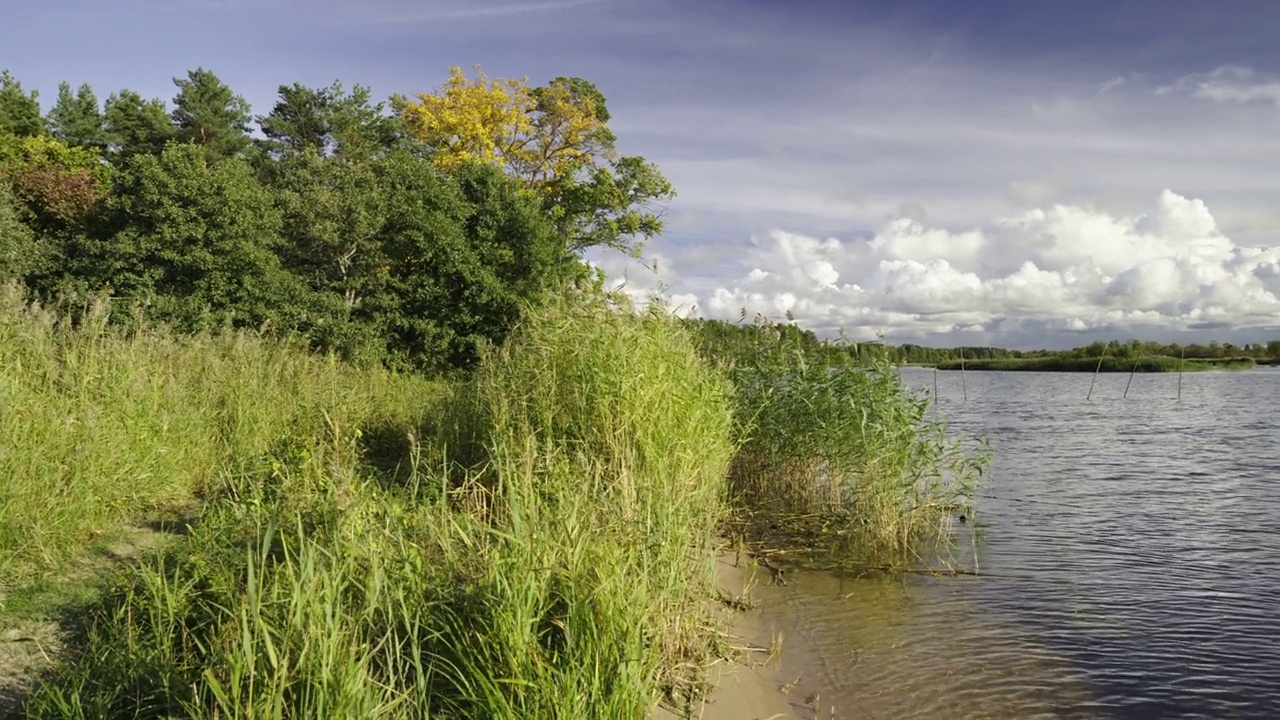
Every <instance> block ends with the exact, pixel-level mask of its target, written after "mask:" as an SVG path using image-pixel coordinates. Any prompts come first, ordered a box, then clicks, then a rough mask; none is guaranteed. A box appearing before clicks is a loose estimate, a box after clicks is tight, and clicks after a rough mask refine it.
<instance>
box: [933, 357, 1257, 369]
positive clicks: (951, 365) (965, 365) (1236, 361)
mask: <svg viewBox="0 0 1280 720" xmlns="http://www.w3.org/2000/svg"><path fill="white" fill-rule="evenodd" d="M1256 364H1258V363H1257V361H1255V360H1254V359H1253V358H1251V357H1232V358H1216V359H1210V358H1200V359H1196V360H1184V359H1182V358H1177V357H1169V356H1167V355H1148V356H1145V357H1138V358H1120V357H1037V358H1002V359H995V360H970V361H961V360H944V361H943V362H940V363H938V364H937V365H936V366H935V367H937V368H938V369H939V370H960V369H965V370H1035V371H1051V372H1095V371H1097V372H1134V371H1136V372H1149V373H1152V372H1154V373H1162V372H1179V371H1187V372H1193V371H1197V370H1244V369H1247V368H1251V367H1253V366H1254V365H1256Z"/></svg>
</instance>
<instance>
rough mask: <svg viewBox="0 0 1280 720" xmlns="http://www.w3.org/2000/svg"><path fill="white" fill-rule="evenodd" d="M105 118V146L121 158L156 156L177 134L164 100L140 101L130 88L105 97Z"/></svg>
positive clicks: (139, 96) (138, 96) (139, 97)
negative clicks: (140, 155)
mask: <svg viewBox="0 0 1280 720" xmlns="http://www.w3.org/2000/svg"><path fill="white" fill-rule="evenodd" d="M104 120H105V124H106V128H105V130H106V140H107V143H108V146H109V147H110V149H111V151H112V152H113V153H114V154H115V155H117V156H118V157H121V158H128V157H132V156H133V155H137V154H146V155H158V154H160V151H161V150H163V149H164V146H165V143H167V142H169V141H170V140H173V139H175V138H176V137H177V130H176V129H175V128H174V126H173V120H172V118H170V116H169V111H168V109H167V108H166V107H165V104H164V101H163V100H159V99H155V100H143V99H142V96H141V95H139V94H138V93H136V92H133V91H132V90H122V91H121V92H119V93H116V94H114V95H112V96H111V97H109V98H107V103H106V112H105V118H104Z"/></svg>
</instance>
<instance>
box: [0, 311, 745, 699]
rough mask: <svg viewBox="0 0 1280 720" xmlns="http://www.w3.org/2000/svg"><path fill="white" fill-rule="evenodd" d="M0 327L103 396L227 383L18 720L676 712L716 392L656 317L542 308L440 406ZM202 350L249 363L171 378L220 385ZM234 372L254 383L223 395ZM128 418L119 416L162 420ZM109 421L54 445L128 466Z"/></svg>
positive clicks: (421, 385)
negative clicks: (187, 517)
mask: <svg viewBox="0 0 1280 720" xmlns="http://www.w3.org/2000/svg"><path fill="white" fill-rule="evenodd" d="M17 327H21V328H22V329H23V330H22V332H27V333H29V332H31V331H32V328H44V327H49V333H50V335H49V337H50V338H51V339H53V340H56V341H58V342H63V343H68V344H72V345H75V346H76V347H81V348H82V349H83V350H82V351H83V353H84V354H85V356H86V357H88V358H92V362H94V363H98V365H97V366H98V367H103V366H104V365H103V364H105V363H108V361H110V362H115V363H117V364H118V365H119V366H120V369H119V370H117V372H118V373H124V375H122V376H121V377H126V378H129V379H133V378H140V377H149V378H151V381H152V382H156V383H161V384H162V385H163V386H164V387H170V385H173V386H176V387H185V385H184V384H183V383H185V382H190V383H197V382H205V383H209V385H210V386H208V387H206V386H203V385H195V386H194V387H196V388H197V390H193V392H197V395H196V396H195V397H193V398H189V399H190V400H192V401H194V400H195V399H198V398H199V395H198V392H208V393H210V394H211V397H212V398H216V397H221V396H220V395H217V394H216V393H226V392H227V391H226V390H225V389H222V388H221V386H222V385H230V386H233V387H237V388H239V390H238V392H239V394H238V395H235V396H234V397H231V396H228V397H227V400H226V401H225V402H224V403H222V404H221V405H219V404H218V403H217V402H214V401H213V400H211V399H206V403H205V404H207V405H210V406H212V407H215V408H221V410H220V412H217V413H214V417H216V418H218V419H220V421H221V422H222V423H223V424H216V423H215V424H211V425H208V426H202V425H198V424H197V422H196V421H195V420H191V421H190V426H191V428H192V430H190V431H189V432H190V433H192V434H191V435H189V436H188V435H183V436H182V437H183V438H184V440H185V441H187V442H190V443H192V444H194V445H196V446H197V450H198V451H199V452H206V453H209V454H208V455H207V456H200V457H194V456H187V457H186V461H185V463H180V464H177V465H174V466H173V468H174V469H177V468H179V467H185V469H186V474H184V475H182V476H181V480H180V481H174V484H173V485H172V486H169V485H166V486H165V488H167V491H166V492H164V493H160V492H157V493H154V494H152V495H147V497H148V498H153V501H152V502H153V505H156V506H157V507H159V506H161V502H160V501H162V500H165V501H174V500H185V499H186V498H187V497H189V494H190V493H193V492H195V493H198V494H199V495H200V498H201V502H200V503H199V505H198V508H199V509H198V511H197V512H196V514H195V516H194V518H192V520H191V524H190V528H189V531H188V532H187V533H186V534H185V535H184V536H182V537H179V538H177V539H175V540H174V542H173V543H171V544H170V545H169V547H168V549H167V550H165V551H163V552H161V553H158V554H156V555H154V556H152V557H149V558H147V559H145V560H143V561H142V562H141V563H140V564H139V565H138V566H137V567H135V568H131V569H128V570H125V571H122V572H121V573H120V574H119V576H118V577H117V578H116V579H115V580H114V581H113V582H112V583H111V584H110V586H109V587H108V588H107V589H106V590H105V591H104V592H103V594H102V595H101V597H100V599H99V600H98V601H97V602H95V603H94V604H93V605H92V606H90V607H88V608H77V609H76V610H75V615H76V618H77V622H76V623H75V626H74V628H75V629H74V635H73V637H72V638H71V641H70V643H69V644H70V646H71V647H72V648H74V650H73V651H72V653H71V654H70V655H69V657H68V658H67V659H66V660H65V661H64V662H63V663H62V664H60V665H59V666H58V667H57V668H56V669H55V670H54V671H53V672H52V673H51V674H50V675H49V676H48V677H47V678H45V679H44V681H43V682H42V683H40V685H39V686H38V687H37V689H36V690H35V692H34V693H33V694H32V695H31V696H30V698H29V699H28V703H27V705H26V708H25V712H26V713H27V714H28V715H29V716H31V717H83V718H96V717H119V716H128V717H155V718H158V717H171V716H183V717H185V716H195V717H224V718H229V717H237V718H256V717H285V716H289V717H429V716H439V717H491V718H528V717H573V718H579V717H584V718H585V717H602V718H603V717H609V718H626V717H630V718H642V717H647V716H648V714H649V712H650V711H651V709H652V707H653V706H654V704H655V703H656V702H657V701H658V700H659V698H660V697H661V696H662V695H663V694H668V695H670V696H672V697H673V698H678V697H682V696H689V697H692V696H694V695H696V694H697V693H698V691H699V685H698V683H699V682H700V680H699V678H700V673H699V669H700V668H701V666H702V665H703V663H704V662H705V661H706V660H707V658H708V657H709V653H710V652H711V650H712V649H713V644H714V642H715V641H716V637H715V633H714V631H713V629H712V628H711V627H710V625H709V624H708V622H707V620H706V617H705V606H704V601H705V599H706V598H708V597H709V596H710V595H711V593H712V585H711V580H712V571H713V555H712V551H711V536H712V533H713V532H714V530H715V529H716V528H717V526H718V524H719V521H720V519H721V517H722V514H723V512H724V507H725V506H724V497H725V492H724V479H725V476H726V471H727V468H728V465H729V461H730V458H731V456H732V452H733V445H732V443H731V423H732V414H731V409H730V405H729V391H728V388H727V386H726V384H725V382H724V380H723V379H722V378H721V376H719V375H718V374H716V373H715V372H713V371H711V370H710V369H709V368H708V367H707V366H706V365H705V364H704V363H702V362H701V361H700V360H699V359H698V358H697V356H696V355H695V353H694V351H693V348H692V345H691V344H690V343H689V342H688V340H687V339H686V338H684V337H683V336H682V335H681V333H680V331H679V330H678V329H677V328H676V327H675V326H674V324H672V323H671V322H670V321H668V320H666V319H663V318H659V317H654V316H646V317H633V316H631V315H627V314H616V313H612V312H610V311H608V310H607V309H606V308H605V307H603V306H601V305H592V306H590V307H585V308H575V307H570V306H559V307H556V308H552V309H549V310H547V311H545V312H542V313H538V314H535V315H534V316H533V317H531V318H529V320H528V321H527V322H526V323H525V324H524V325H523V326H522V328H521V329H520V330H519V331H518V333H517V335H516V337H515V338H514V339H513V340H512V342H511V343H510V344H509V345H508V346H506V347H505V348H504V349H502V350H501V351H499V352H497V353H495V354H493V355H492V357H490V358H489V360H488V361H486V363H485V364H484V366H483V367H482V368H481V369H480V371H479V372H478V373H477V374H476V375H475V376H474V377H472V378H469V379H467V380H464V381H459V382H456V383H452V384H450V385H448V386H444V385H437V384H430V383H426V382H423V381H408V380H405V379H403V378H395V377H394V376H385V375H383V374H381V373H380V372H374V371H368V372H367V373H363V374H362V373H358V372H356V371H348V370H341V369H339V366H334V365H330V364H328V363H327V362H326V361H324V360H320V359H315V358H311V357H309V356H307V355H305V354H303V353H299V352H297V351H296V350H291V349H288V348H285V347H277V346H261V347H258V346H256V345H254V343H253V341H250V340H248V339H245V338H239V339H235V338H224V339H214V338H206V339H200V338H196V339H192V340H189V341H181V340H176V339H173V340H170V341H168V342H170V343H171V345H165V344H164V343H161V342H159V341H158V340H157V339H154V338H149V337H148V338H134V339H130V338H125V337H112V338H111V339H110V341H104V340H103V339H102V338H103V337H104V336H102V335H101V333H98V332H97V331H93V332H89V331H87V330H86V331H78V332H74V333H69V334H67V335H66V336H65V337H63V336H60V335H58V333H59V332H60V331H59V330H56V329H53V328H52V326H49V325H48V323H47V322H46V321H45V320H44V319H37V318H33V317H30V316H26V317H24V318H23V319H21V320H20V321H18V323H17ZM15 332H17V331H15ZM82 333H89V334H88V335H82ZM94 337H96V338H98V339H96V340H93V339H92V338H94ZM219 343H228V344H229V345H228V347H241V346H243V347H257V348H258V349H256V350H252V351H249V350H245V351H244V352H246V353H248V354H246V355H237V354H236V353H235V352H232V351H230V350H228V351H227V353H228V358H231V359H235V361H236V362H237V363H239V364H237V365H228V366H227V367H226V368H223V369H222V370H221V372H220V374H218V375H216V376H215V375H213V374H212V371H211V370H210V369H209V365H208V364H206V365H205V366H201V367H202V368H203V369H204V372H199V373H193V374H192V375H191V376H190V378H188V379H186V380H182V379H181V378H187V376H186V375H184V374H183V372H185V371H181V370H179V368H181V367H182V366H183V365H184V363H195V362H196V361H197V359H201V358H203V359H205V361H206V363H213V364H214V366H215V367H221V366H218V365H217V363H218V362H221V361H213V360H208V357H209V352H210V351H211V349H212V347H222V346H221V345H219ZM236 343H239V345H237V344H236ZM211 344H212V345H211ZM148 348H165V352H166V353H167V354H161V355H160V356H159V357H161V358H165V359H167V361H168V362H167V364H154V363H152V361H151V360H150V359H149V358H150V357H151V356H150V355H148V354H146V353H148V352H150V350H148ZM157 352H158V351H157ZM236 352H239V351H236ZM258 352H261V353H266V354H265V355H255V354H253V353H258ZM272 353H274V354H272ZM268 361H269V362H268ZM83 362H89V360H84V361H83ZM227 362H231V360H230V359H229V360H227ZM259 366H261V368H260V369H255V368H259ZM28 367H29V366H28ZM126 368H127V369H128V372H127V373H126V372H125V369H126ZM348 372H349V373H351V375H350V376H349V377H344V376H343V375H342V373H348ZM255 373H268V374H269V376H270V377H271V378H276V379H277V380H272V381H270V382H268V381H265V380H261V378H260V379H259V382H264V383H266V384H261V385H248V384H238V383H248V382H249V381H248V380H247V379H238V378H241V377H243V378H252V377H257V375H256V374H255ZM155 376H158V377H155ZM175 376H177V377H175ZM60 377H64V378H66V379H67V380H70V379H71V378H72V377H75V378H85V377H91V376H89V375H87V374H83V375H77V376H67V375H62V376H60ZM92 377H97V375H94V376H92ZM282 377H283V378H291V379H289V380H288V381H287V382H285V381H279V378H282ZM200 378H203V379H202V380H201V379H200ZM116 380H120V378H116ZM351 381H354V382H351ZM81 382H82V383H84V384H86V385H91V386H92V387H93V388H95V391H94V392H93V393H88V394H77V393H79V392H80V391H75V392H73V391H72V389H71V387H72V386H74V385H75V383H74V382H72V383H70V384H67V385H66V388H65V389H66V392H68V393H71V394H72V395H73V396H74V397H78V398H80V402H82V403H83V404H84V405H86V406H89V407H90V408H92V407H95V406H94V403H95V402H98V401H101V400H104V399H112V402H118V403H119V404H120V405H121V406H122V407H130V408H131V406H130V405H129V402H128V400H127V398H128V397H137V398H139V399H145V398H149V397H150V396H149V395H147V394H145V393H120V396H119V397H118V398H117V396H116V395H115V394H113V391H111V390H109V388H108V386H112V387H114V386H116V385H119V384H120V383H119V382H115V383H111V382H106V381H100V382H99V383H98V384H93V383H89V382H87V381H83V380H82V381H81ZM321 382H323V383H324V384H325V387H324V388H322V389H315V388H312V387H311V386H312V385H315V384H317V383H321ZM365 382H370V383H374V386H372V387H362V385H363V384H364V383H365ZM165 383H168V384H165ZM273 383H274V384H273ZM379 383H380V384H379ZM59 387H63V386H61V385H60V386H59ZM200 388H203V389H200ZM173 392H175V393H177V392H179V391H177V390H174V391H173ZM289 393H298V395H297V396H296V397H290V396H289ZM178 397H179V398H181V397H183V396H181V395H179V396H178ZM330 400H332V401H335V402H336V403H337V404H336V405H335V404H331V403H328V402H327V401H330ZM68 402H69V401H68ZM148 402H153V403H154V404H151V405H143V406H141V407H139V408H131V410H130V411H131V412H133V413H137V414H139V415H141V416H143V417H149V415H148V413H158V412H160V410H161V409H162V408H169V407H170V406H171V404H172V402H173V399H172V398H170V397H168V396H163V397H160V398H158V399H155V400H148ZM254 408H257V410H254ZM86 412H87V410H86ZM95 412H98V411H95ZM120 412H122V413H123V412H124V410H121V411H120ZM255 413H257V414H255ZM99 414H100V413H99ZM54 415H55V413H52V412H48V413H45V414H43V415H40V416H39V417H41V418H53V417H54ZM131 417H132V416H131ZM50 421H51V420H50ZM210 422H212V421H210ZM118 425H119V427H120V430H119V431H118V433H117V434H114V435H101V436H100V435H96V434H85V435H83V436H81V437H80V438H79V443H80V444H79V447H80V449H81V450H87V451H90V452H91V453H101V454H103V455H106V454H108V453H109V452H110V450H109V445H112V444H114V445H120V444H125V445H124V447H123V448H118V449H117V450H116V451H115V452H116V453H118V454H120V455H122V456H129V455H132V454H133V453H141V450H143V449H146V447H145V446H142V445H140V443H143V442H144V440H145V439H146V438H149V437H151V436H152V435H154V434H155V431H156V429H157V428H156V427H155V426H154V424H145V425H144V424H142V423H133V424H130V423H127V422H123V421H122V422H120V423H118ZM129 428H133V429H135V430H136V431H137V434H138V437H137V438H135V437H133V436H132V435H130V434H129ZM197 428H198V429H199V430H197ZM236 428H239V429H240V433H239V434H238V435H234V437H237V438H239V439H240V440H241V444H239V445H233V444H231V443H230V441H228V440H227V439H226V438H227V437H228V435H226V433H231V431H232V430H233V429H236ZM250 429H251V430H250ZM198 432H203V433H206V434H205V435H203V436H200V435H198ZM220 433H222V434H220ZM47 434H49V435H52V434H53V433H52V431H49V432H48V433H47ZM99 438H101V440H99ZM97 442H102V443H103V447H101V448H97V449H90V448H89V447H88V446H89V445H93V444H94V443H97ZM208 445H213V446H214V447H217V448H219V449H220V450H222V452H220V453H214V452H213V451H212V450H211V449H209V448H208V447H207V446H208ZM9 447H11V448H21V447H22V446H21V445H16V446H12V445H11V446H9ZM41 447H43V446H41ZM166 447H167V446H166ZM168 452H173V450H169V451H167V452H160V451H159V450H155V451H154V454H157V455H160V456H165V455H167V454H168ZM193 452H194V451H193ZM143 457H149V456H147V455H143ZM97 467H100V468H101V467H103V466H101V465H99V466H97ZM127 467H132V466H127ZM131 476H132V475H131V474H130V472H126V471H125V470H119V471H115V472H112V473H110V475H109V477H110V478H111V479H112V482H107V481H106V480H100V481H99V482H100V483H101V487H98V486H94V487H95V490H94V492H96V493H97V496H96V497H99V498H102V497H107V496H109V494H110V493H117V494H124V493H126V492H131V491H130V490H127V489H126V488H127V486H128V483H127V478H129V477H131ZM58 480H59V477H58V476H55V475H46V476H38V477H37V478H35V479H32V480H31V481H30V485H32V490H31V492H32V493H34V492H36V490H37V489H38V488H36V487H35V485H36V483H37V482H44V483H56V482H58ZM84 482H89V479H86V480H85V481H84ZM117 486H122V487H117ZM44 489H45V490H46V491H47V490H48V487H46V488H44ZM63 497H64V496H63V495H55V496H54V497H53V499H52V500H51V501H50V502H49V503H46V505H53V504H56V503H60V502H63V500H62V498H63ZM76 502H82V501H79V500H77V501H76ZM27 510H28V512H34V508H33V507H32V506H28V507H27ZM11 512H16V508H15V509H14V510H12V511H11ZM58 512H59V514H62V512H63V511H61V510H59V511H58ZM70 512H71V511H69V510H68V511H67V514H70ZM112 517H114V518H115V520H114V521H115V522H120V523H124V522H127V521H128V517H129V514H128V513H126V512H124V511H123V510H122V511H121V512H120V513H119V515H117V516H112ZM11 520H14V521H22V522H31V523H34V522H37V521H36V520H35V519H33V518H22V517H20V516H18V515H12V514H11V515H8V516H6V522H9V521H11ZM105 521H106V516H99V517H98V520H95V521H92V522H86V523H85V526H86V527H89V526H92V525H94V524H95V522H105ZM50 546H52V545H51V543H50Z"/></svg>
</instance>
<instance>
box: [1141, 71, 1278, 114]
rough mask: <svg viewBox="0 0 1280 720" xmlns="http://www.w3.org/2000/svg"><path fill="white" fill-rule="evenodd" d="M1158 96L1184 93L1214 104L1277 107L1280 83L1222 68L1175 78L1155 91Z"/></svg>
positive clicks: (1247, 72) (1256, 73)
mask: <svg viewBox="0 0 1280 720" xmlns="http://www.w3.org/2000/svg"><path fill="white" fill-rule="evenodd" d="M1156 93H1157V94H1160V95H1168V94H1171V93H1187V94H1189V95H1191V97H1194V98H1198V99H1201V100H1211V101H1213V102H1216V103H1259V102H1261V103H1270V104H1273V105H1280V81H1277V80H1274V79H1271V78H1268V77H1265V76H1263V75H1262V74H1261V73H1258V72H1257V71H1256V70H1254V69H1253V68H1249V67H1243V66H1240V65H1223V66H1222V67H1219V68H1217V69H1216V70H1213V71H1212V72H1207V73H1195V74H1192V75H1186V76H1183V77H1181V78H1179V79H1178V80H1177V81H1175V82H1173V83H1172V84H1170V85H1163V86H1161V87H1159V88H1157V89H1156Z"/></svg>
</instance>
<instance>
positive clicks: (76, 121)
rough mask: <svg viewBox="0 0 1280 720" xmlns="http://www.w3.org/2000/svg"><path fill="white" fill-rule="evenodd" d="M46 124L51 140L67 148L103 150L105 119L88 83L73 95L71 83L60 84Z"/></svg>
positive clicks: (105, 142)
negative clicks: (55, 101) (67, 146)
mask: <svg viewBox="0 0 1280 720" xmlns="http://www.w3.org/2000/svg"><path fill="white" fill-rule="evenodd" d="M48 123H49V130H50V131H51V132H52V133H53V135H54V137H57V138H58V139H60V140H63V141H65V142H66V143H67V144H69V145H77V146H81V147H91V148H103V147H106V144H107V135H106V120H105V119H104V118H103V116H102V109H101V108H100V107H99V106H98V97H97V96H96V95H94V94H93V88H91V87H89V85H87V84H84V85H81V86H80V88H79V89H78V90H77V91H76V93H75V94H74V95H72V94H71V85H70V83H66V82H63V83H60V84H59V85H58V102H57V103H56V104H55V105H54V106H53V108H52V109H51V110H49V117H48Z"/></svg>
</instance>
